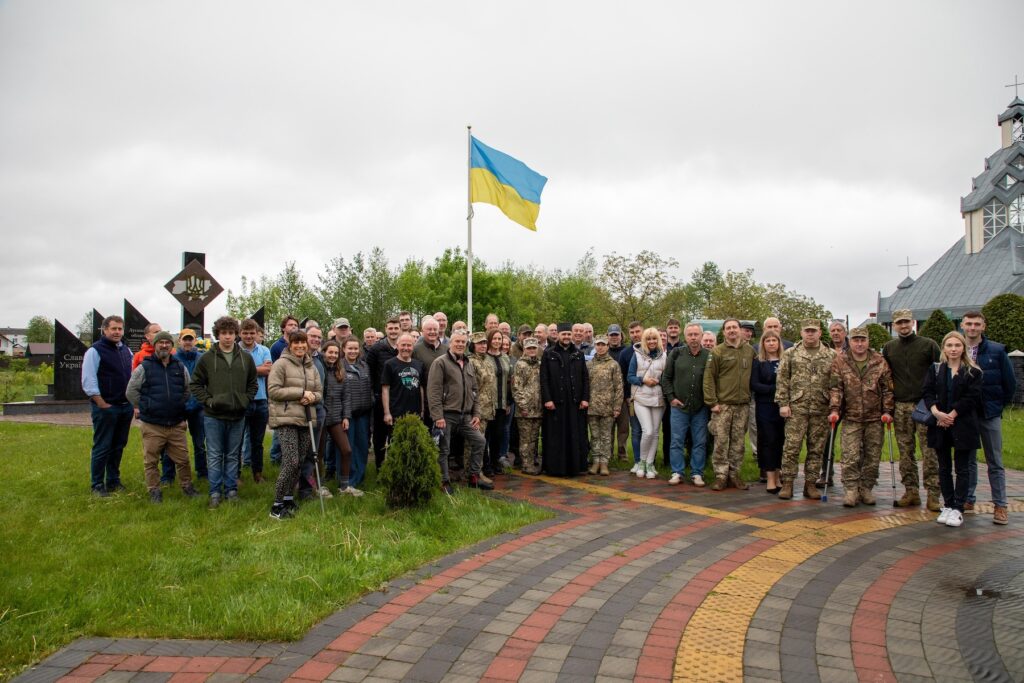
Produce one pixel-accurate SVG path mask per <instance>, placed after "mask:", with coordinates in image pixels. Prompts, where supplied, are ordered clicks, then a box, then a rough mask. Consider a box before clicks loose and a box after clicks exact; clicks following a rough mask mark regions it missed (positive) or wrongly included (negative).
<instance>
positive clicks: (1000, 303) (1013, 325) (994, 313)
mask: <svg viewBox="0 0 1024 683" xmlns="http://www.w3.org/2000/svg"><path fill="white" fill-rule="evenodd" d="M981 312H982V313H983V314H984V315H985V320H986V329H985V336H986V337H988V338H989V339H991V340H992V341H997V342H999V343H1000V344H1005V345H1006V350H1007V351H1016V350H1018V349H1021V350H1024V297H1022V296H1019V295H1017V294H1000V295H999V296H997V297H994V298H993V299H992V300H991V301H989V302H988V303H987V304H985V307H984V308H982V309H981Z"/></svg>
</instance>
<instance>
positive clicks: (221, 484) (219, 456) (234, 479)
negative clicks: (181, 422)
mask: <svg viewBox="0 0 1024 683" xmlns="http://www.w3.org/2000/svg"><path fill="white" fill-rule="evenodd" d="M203 427H204V428H205V429H206V467H207V472H208V477H209V480H210V495H211V496H212V495H214V494H218V495H224V494H226V493H227V492H228V491H237V490H238V461H239V457H238V455H239V452H240V451H241V448H242V430H243V429H245V419H244V418H238V419H237V420H221V419H219V418H216V417H210V416H209V415H205V416H203Z"/></svg>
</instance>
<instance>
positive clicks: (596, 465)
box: [587, 458, 601, 474]
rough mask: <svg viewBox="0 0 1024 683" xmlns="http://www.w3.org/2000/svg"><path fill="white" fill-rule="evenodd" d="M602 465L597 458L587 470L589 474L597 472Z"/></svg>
mask: <svg viewBox="0 0 1024 683" xmlns="http://www.w3.org/2000/svg"><path fill="white" fill-rule="evenodd" d="M600 467H601V463H599V462H598V461H597V459H596V458H595V459H594V462H593V463H591V465H590V469H589V470H587V473H588V474H597V470H598V469H600Z"/></svg>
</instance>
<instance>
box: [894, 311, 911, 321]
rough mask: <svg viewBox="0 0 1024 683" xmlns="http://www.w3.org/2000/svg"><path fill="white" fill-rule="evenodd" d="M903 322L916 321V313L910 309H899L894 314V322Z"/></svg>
mask: <svg viewBox="0 0 1024 683" xmlns="http://www.w3.org/2000/svg"><path fill="white" fill-rule="evenodd" d="M901 320H909V321H911V322H913V321H914V312H913V311H911V310H910V309H909V308H897V309H896V310H895V311H893V312H892V321H893V322H894V323H898V322H899V321H901Z"/></svg>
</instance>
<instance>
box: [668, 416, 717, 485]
mask: <svg viewBox="0 0 1024 683" xmlns="http://www.w3.org/2000/svg"><path fill="white" fill-rule="evenodd" d="M669 411H670V412H669V419H670V421H671V424H672V443H671V445H670V446H669V459H670V460H671V461H672V472H673V473H674V474H678V475H680V476H682V475H683V474H685V473H686V451H685V450H684V448H685V444H686V434H687V432H689V433H690V438H691V441H692V444H691V447H690V476H695V475H698V474H700V475H703V473H704V463H705V462H706V461H707V442H708V408H707V406H704V407H703V408H701V409H700V410H698V411H697V412H696V413H692V414H691V413H688V412H686V411H685V410H683V409H682V408H677V407H675V406H673V407H672V408H670V409H669Z"/></svg>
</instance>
